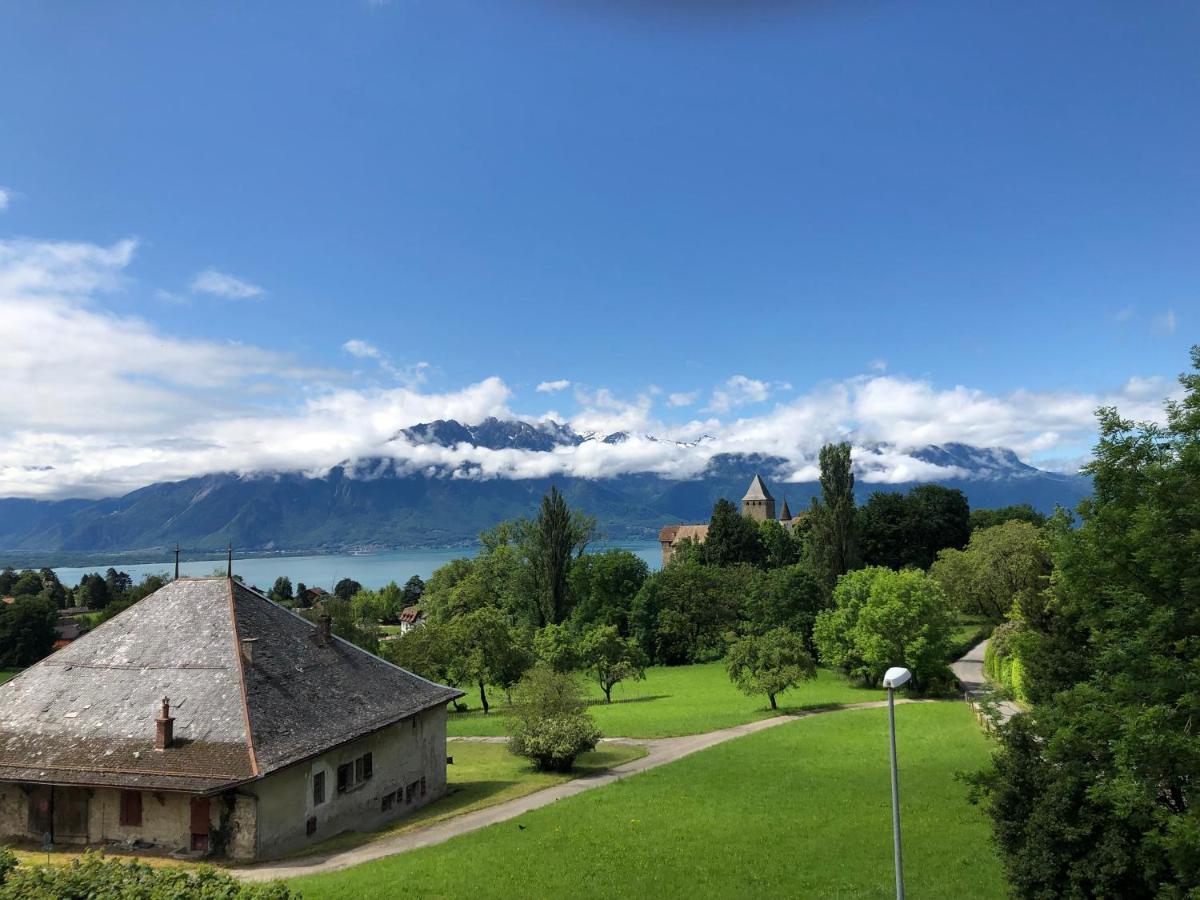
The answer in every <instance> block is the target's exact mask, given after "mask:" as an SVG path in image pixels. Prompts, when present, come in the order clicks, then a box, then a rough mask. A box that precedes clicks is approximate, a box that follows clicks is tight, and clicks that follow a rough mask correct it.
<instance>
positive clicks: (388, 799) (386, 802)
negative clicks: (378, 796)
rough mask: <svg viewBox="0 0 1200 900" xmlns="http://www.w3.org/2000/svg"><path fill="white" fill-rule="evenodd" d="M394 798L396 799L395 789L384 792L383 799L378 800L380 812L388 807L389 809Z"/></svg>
mask: <svg viewBox="0 0 1200 900" xmlns="http://www.w3.org/2000/svg"><path fill="white" fill-rule="evenodd" d="M395 799H396V792H395V791H392V792H391V793H390V794H384V795H383V799H382V800H380V801H379V810H380V812H387V811H388V810H389V809H391V808H392V803H393V802H394V801H395Z"/></svg>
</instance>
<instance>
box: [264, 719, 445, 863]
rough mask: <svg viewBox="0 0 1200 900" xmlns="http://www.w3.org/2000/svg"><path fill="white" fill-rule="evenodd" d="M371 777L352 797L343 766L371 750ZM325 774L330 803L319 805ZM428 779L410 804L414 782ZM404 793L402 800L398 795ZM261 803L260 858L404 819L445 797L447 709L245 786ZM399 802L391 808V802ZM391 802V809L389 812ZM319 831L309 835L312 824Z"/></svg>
mask: <svg viewBox="0 0 1200 900" xmlns="http://www.w3.org/2000/svg"><path fill="white" fill-rule="evenodd" d="M368 752H369V753H370V754H371V757H372V769H373V771H372V774H371V777H370V778H369V779H367V780H366V781H364V782H362V783H361V784H357V785H355V786H354V787H352V788H350V789H349V790H347V791H346V792H345V793H339V792H338V789H337V769H338V766H339V765H341V764H343V763H353V761H354V760H355V759H358V758H359V757H361V756H362V755H363V754H364V753H368ZM318 772H323V773H324V774H325V802H324V803H321V804H314V803H313V778H314V776H315V775H316V774H317V773H318ZM422 778H424V780H425V789H424V792H422V791H421V790H420V788H419V787H418V788H417V789H416V791H415V792H414V795H413V797H412V799H411V802H409V798H408V795H407V792H406V788H407V786H408V785H411V784H417V785H419V784H420V782H421V779H422ZM398 790H399V791H400V792H401V795H400V797H399V799H398V800H397V799H396V791H398ZM246 791H247V792H248V793H249V792H252V793H253V794H254V795H255V796H256V798H257V801H258V817H257V830H258V852H257V856H258V858H259V859H270V858H272V857H277V856H282V855H284V854H287V853H291V852H293V851H295V850H298V849H302V848H304V847H306V846H310V845H312V844H315V843H317V842H319V841H323V840H325V839H326V838H330V837H333V836H334V835H336V834H341V833H342V832H343V831H372V830H374V829H377V828H380V827H382V826H384V825H386V824H387V823H389V822H392V821H395V820H396V819H400V818H403V817H404V816H405V815H407V814H408V813H410V812H412V811H413V810H415V809H419V808H420V807H422V806H424V805H426V804H428V803H431V802H433V801H434V800H436V799H437V798H438V797H441V796H442V795H443V794H444V793H445V792H446V710H445V708H444V707H438V708H436V709H432V710H428V711H426V712H424V713H422V714H421V715H419V716H416V717H414V718H411V719H406V720H405V721H403V722H400V723H398V724H396V725H392V726H390V727H388V728H385V729H383V730H382V731H379V732H376V733H375V734H373V735H368V736H367V737H364V738H360V739H359V740H356V741H351V742H350V743H348V744H344V745H343V746H341V747H338V748H337V749H336V750H331V751H329V752H328V753H325V754H323V755H321V756H319V757H317V758H316V759H313V760H309V761H308V762H304V763H298V764H296V765H294V766H290V767H288V768H287V769H284V770H282V771H280V772H276V773H275V774H273V775H270V776H268V777H267V778H264V779H263V780H262V781H260V782H257V783H255V784H252V785H248V786H247V787H246ZM389 795H391V797H392V800H391V802H390V804H387V801H386V800H385V798H386V797H388V796H389ZM385 804H387V805H388V807H389V808H387V809H384V806H385ZM310 819H313V820H315V822H314V823H313V826H314V828H313V832H312V833H311V834H308V833H307V832H308V823H309V820H310Z"/></svg>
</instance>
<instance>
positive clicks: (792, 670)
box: [725, 628, 817, 709]
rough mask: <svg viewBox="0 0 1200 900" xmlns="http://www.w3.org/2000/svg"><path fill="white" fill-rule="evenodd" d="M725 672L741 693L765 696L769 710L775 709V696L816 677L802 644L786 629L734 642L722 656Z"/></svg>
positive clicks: (777, 629) (811, 661)
mask: <svg viewBox="0 0 1200 900" xmlns="http://www.w3.org/2000/svg"><path fill="white" fill-rule="evenodd" d="M725 670H726V671H727V672H728V673H729V678H730V680H731V681H732V682H733V683H734V684H735V685H737V687H738V689H739V690H740V691H741V692H742V693H743V694H747V695H750V696H753V695H755V694H766V695H767V699H768V700H769V701H770V703H771V709H778V708H779V706H778V704H777V701H776V698H777V697H778V696H779V694H782V693H783V692H784V691H786V690H787V689H788V688H790V687H795V686H796V685H797V684H799V683H800V682H801V681H803V680H805V679H808V678H815V677H816V674H817V666H816V664H815V663H814V662H813V658H812V656H811V655H809V652H808V650H807V649H806V648H805V646H804V641H803V640H802V639H801V637H800V636H799V635H797V634H795V633H793V632H791V631H789V630H788V629H786V628H775V629H772V630H771V631H768V632H765V633H763V634H755V635H747V636H746V637H743V638H740V639H738V640H737V641H735V642H734V643H733V644H732V645H731V646H730V648H729V652H728V653H727V654H726V656H725Z"/></svg>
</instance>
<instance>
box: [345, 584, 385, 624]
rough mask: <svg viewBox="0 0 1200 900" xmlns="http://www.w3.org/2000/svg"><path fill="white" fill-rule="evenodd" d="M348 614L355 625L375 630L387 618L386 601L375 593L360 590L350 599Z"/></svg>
mask: <svg viewBox="0 0 1200 900" xmlns="http://www.w3.org/2000/svg"><path fill="white" fill-rule="evenodd" d="M350 612H351V614H352V615H353V617H354V624H355V625H357V626H359V627H360V628H372V629H376V630H377V629H378V626H379V623H380V622H382V621H383V620H384V618H386V616H387V601H386V600H384V598H383V597H382V596H381V595H380V594H379V592H377V591H368V590H361V591H359V592H358V593H357V594H355V595H354V596H353V597H351V598H350Z"/></svg>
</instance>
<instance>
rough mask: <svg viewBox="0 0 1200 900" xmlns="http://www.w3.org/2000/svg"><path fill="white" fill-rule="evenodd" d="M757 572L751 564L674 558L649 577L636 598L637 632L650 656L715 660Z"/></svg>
mask: <svg viewBox="0 0 1200 900" xmlns="http://www.w3.org/2000/svg"><path fill="white" fill-rule="evenodd" d="M756 574H757V573H756V571H755V570H754V569H752V568H750V567H748V566H730V567H729V568H726V569H721V568H718V567H717V566H702V565H699V564H698V563H695V562H683V563H672V564H671V565H669V566H667V567H666V568H665V569H662V570H661V571H659V572H655V573H654V574H653V575H651V576H650V577H649V578H647V579H646V582H645V584H643V585H642V589H641V590H640V591H638V594H637V596H636V597H635V598H634V601H633V610H632V612H631V615H630V619H631V622H632V625H633V633H634V636H635V637H636V638H637V640H638V642H639V644H640V645H641V647H642V649H643V650H644V651H645V653H646V655H647V656H648V657H650V658H651V659H654V660H656V661H658V662H661V663H666V664H667V665H679V664H681V663H693V662H704V661H707V660H712V659H717V658H718V657H720V656H721V655H722V653H723V652H724V650H725V632H726V630H728V629H730V628H732V627H733V625H734V624H735V623H736V622H737V621H738V618H739V615H740V609H739V606H740V600H741V598H743V597H744V596H746V594H747V592H748V589H749V584H750V581H751V580H752V579H753V578H754V576H755V575H756Z"/></svg>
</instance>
